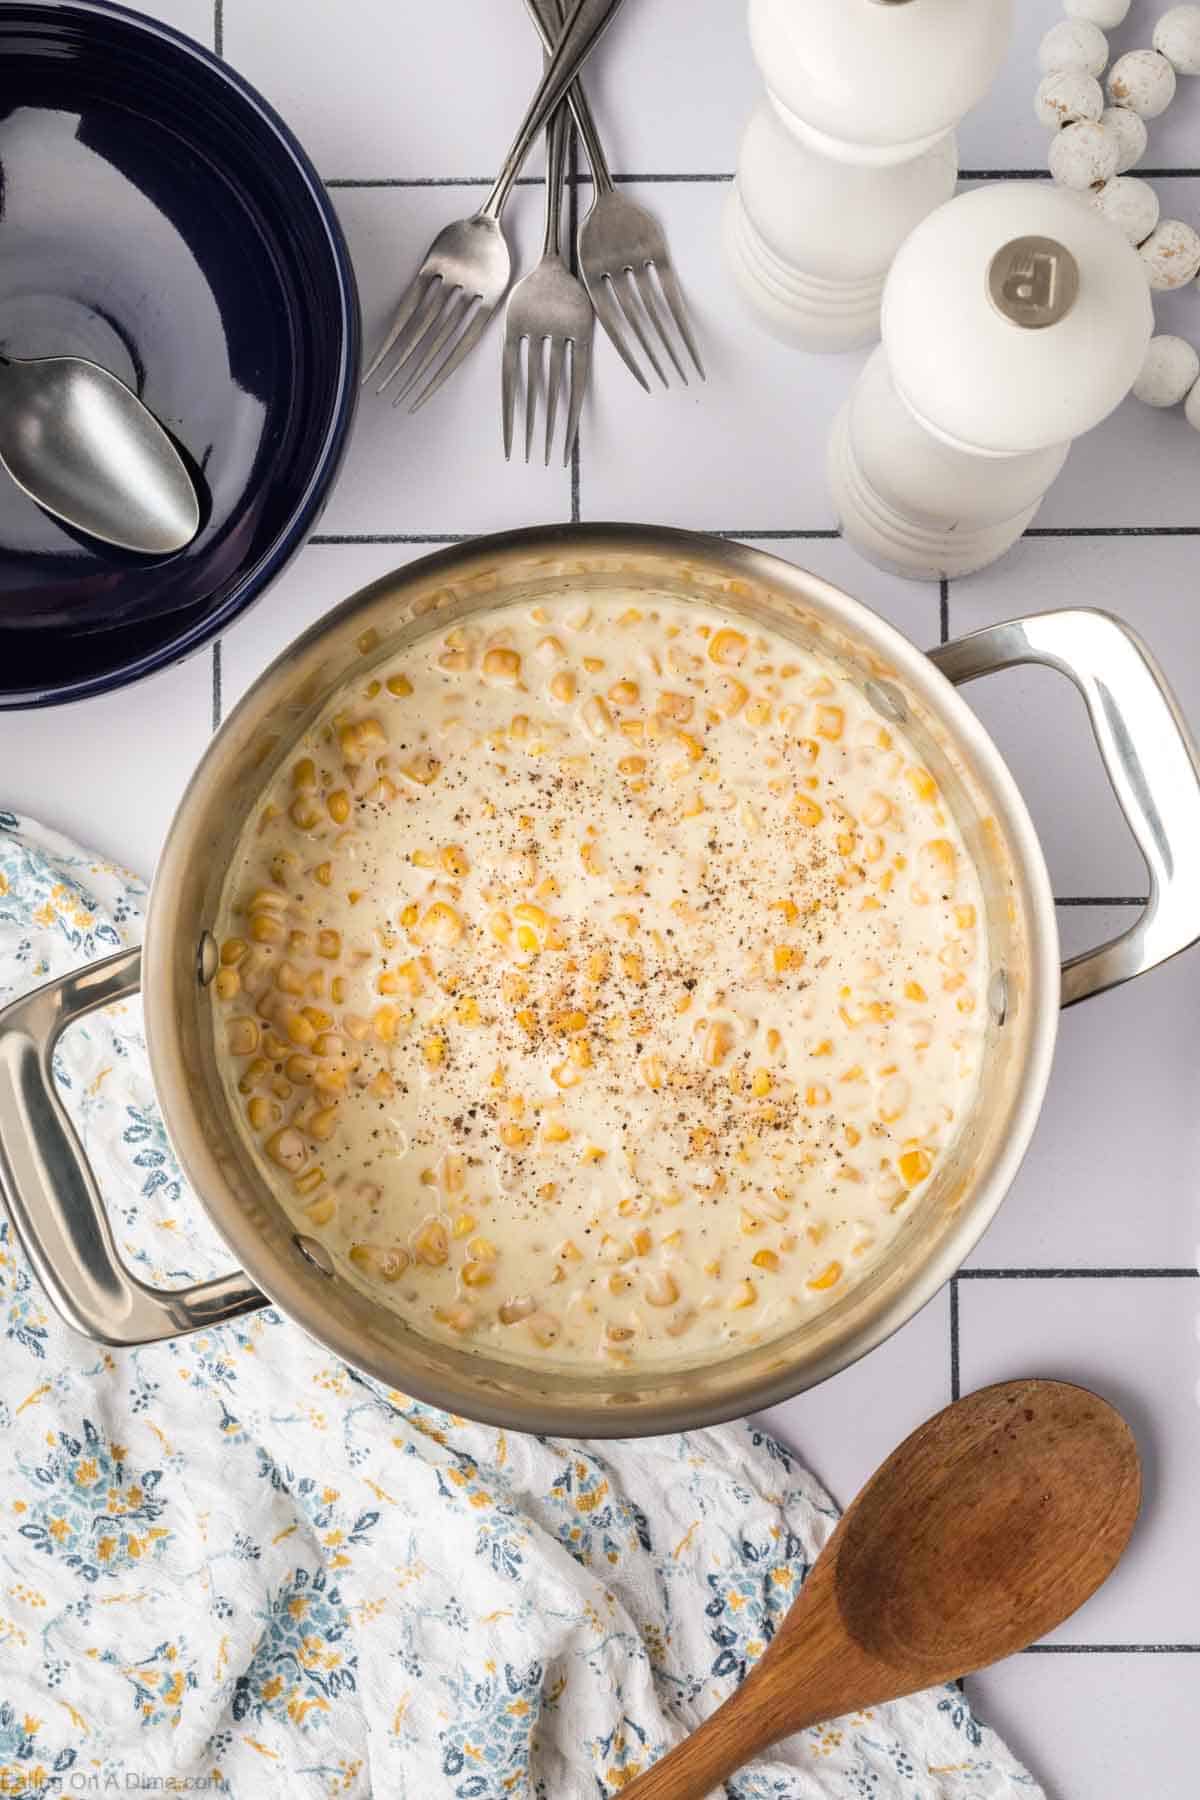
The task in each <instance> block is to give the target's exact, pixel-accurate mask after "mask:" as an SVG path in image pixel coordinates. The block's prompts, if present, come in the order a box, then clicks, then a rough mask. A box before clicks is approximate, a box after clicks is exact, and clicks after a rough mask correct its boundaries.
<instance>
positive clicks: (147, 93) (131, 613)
mask: <svg viewBox="0 0 1200 1800" xmlns="http://www.w3.org/2000/svg"><path fill="white" fill-rule="evenodd" d="M0 352H3V353H4V354H5V355H7V356H13V357H35V356H52V355H78V356H87V357H91V358H92V359H93V360H94V361H96V362H98V363H102V364H103V365H104V367H105V368H108V369H111V370H112V371H113V373H114V374H116V375H119V376H120V377H121V379H122V380H124V381H127V382H128V383H129V385H130V386H131V387H133V388H134V389H135V390H136V392H137V393H139V394H140V395H141V397H142V399H143V400H144V401H145V402H146V404H147V405H148V406H149V407H150V408H151V410H152V411H153V412H154V413H155V414H156V415H157V417H158V418H159V419H160V420H161V421H162V423H163V424H164V425H165V426H166V427H167V429H168V430H169V431H170V432H171V433H172V434H173V435H174V437H175V438H176V441H177V442H178V443H179V445H180V447H181V449H182V450H183V451H184V453H185V454H186V455H187V456H188V457H189V458H190V460H191V463H192V465H193V469H194V472H195V473H196V475H197V477H198V483H199V486H200V489H201V493H202V496H203V512H204V524H203V527H202V529H201V531H200V534H199V536H198V537H197V538H196V539H195V541H194V542H193V543H192V544H191V545H189V546H188V548H187V549H186V550H184V551H181V552H180V553H179V554H177V555H175V556H171V557H166V558H158V559H150V558H146V557H135V556H130V555H125V554H123V553H122V552H119V551H113V550H109V549H106V548H102V547H101V546H99V545H97V544H94V543H92V542H90V541H89V540H86V539H84V538H83V537H81V536H77V535H75V534H73V533H71V532H70V531H69V530H68V529H66V528H65V527H63V526H61V525H58V524H56V523H55V521H54V520H52V519H50V518H48V517H47V515H46V514H45V513H43V512H42V511H41V509H40V508H39V507H37V506H36V505H34V504H33V502H32V501H30V500H28V499H26V497H25V496H24V495H23V494H21V493H20V492H19V490H18V489H17V488H16V487H15V486H14V484H13V483H12V482H11V481H9V480H8V478H7V476H5V475H4V474H3V472H2V471H0V707H20V706H42V705H46V704H50V703H53V702H55V701H60V700H68V699H75V698H78V697H80V696H83V695H86V694H96V693H101V692H104V691H106V690H108V689H111V688H115V687H119V686H121V685H123V684H124V683H125V682H129V681H134V680H136V679H138V677H140V676H142V675H146V674H148V673H149V672H150V671H151V670H152V669H158V668H161V667H163V666H164V665H165V664H167V663H171V662H174V661H176V660H177V659H178V658H180V657H182V656H186V655H188V654H189V652H191V651H193V650H195V649H197V648H198V647H199V646H200V645H201V644H204V643H206V642H207V641H208V640H209V639H210V638H213V637H215V636H216V635H217V633H218V632H220V631H221V630H222V629H223V628H224V627H225V626H227V625H228V624H229V623H230V621H231V620H232V619H235V618H236V617H237V616H238V614H239V613H242V612H244V611H245V610H246V608H247V607H248V606H249V605H250V604H251V602H252V601H254V600H255V599H257V597H258V596H259V595H260V594H261V593H262V591H263V589H264V588H265V587H266V585H267V583H268V582H269V581H270V580H271V579H272V578H273V577H274V576H275V575H277V574H278V573H279V570H280V569H281V568H282V567H283V565H284V563H285V562H286V561H287V560H288V558H289V557H290V556H291V555H292V554H293V552H294V551H295V550H297V549H298V548H299V546H300V545H301V544H302V543H303V541H304V539H305V536H306V535H307V533H308V532H309V531H310V530H311V529H312V526H313V523H314V521H315V520H316V518H317V516H318V514H319V512H320V510H321V506H322V504H323V502H324V500H325V497H326V495H327V493H328V490H329V487H330V484H331V482H332V481H333V478H334V476H335V474H336V473H337V469H338V465H339V463H340V461H341V457H342V453H343V451H344V449H345V446H346V440H347V436H348V434H349V430H350V424H351V420H352V417H353V413H354V402H355V396H356V390H357V374H358V356H359V317H358V299H357V294H356V291H355V285H354V274H353V271H352V269H351V266H350V259H349V255H348V253H347V250H346V245H345V240H344V239H343V236H342V232H341V227H340V226H339V224H338V222H337V219H336V217H335V215H334V212H333V208H332V207H331V205H330V203H329V199H328V197H327V195H326V193H325V190H324V188H323V187H322V185H321V182H320V180H319V178H318V176H317V174H316V171H315V170H314V169H313V167H312V165H311V163H310V162H309V160H308V158H307V156H306V155H305V154H304V151H303V150H302V149H301V148H300V145H299V144H298V143H297V142H296V139H295V138H294V137H293V136H292V134H291V132H290V131H289V130H288V128H287V127H286V125H284V123H283V122H282V120H281V119H280V118H279V117H278V116H277V115H276V114H275V113H274V112H273V111H272V110H271V108H270V107H269V106H268V105H267V104H266V102H265V101H264V100H262V99H261V98H260V96H259V95H258V94H256V93H255V92H254V90H253V89H252V88H250V87H248V86H247V84H246V83H245V82H244V81H242V80H241V79H240V78H239V77H238V76H237V75H235V74H234V73H233V71H232V70H230V69H228V68H226V67H225V65H224V64H222V63H220V62H218V61H217V59H216V58H215V57H213V56H210V55H209V54H208V52H207V51H205V50H202V49H201V48H200V46H199V45H198V44H194V43H192V42H191V41H190V40H189V39H187V38H184V37H181V36H180V35H179V34H178V33H177V32H174V31H171V30H169V29H168V28H167V27H166V26H165V25H159V24H157V23H156V22H155V21H153V20H151V19H146V18H143V17H142V16H141V15H140V14H138V13H132V12H127V11H125V10H124V9H123V8H120V7H116V6H109V5H106V4H101V3H99V0H62V3H60V0H42V3H40V4H25V3H24V0H0Z"/></svg>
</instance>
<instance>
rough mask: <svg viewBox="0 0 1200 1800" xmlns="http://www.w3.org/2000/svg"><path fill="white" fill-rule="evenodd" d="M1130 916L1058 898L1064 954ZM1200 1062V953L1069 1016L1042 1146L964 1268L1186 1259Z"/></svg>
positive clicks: (1198, 1146) (1151, 1264) (1197, 1150)
mask: <svg viewBox="0 0 1200 1800" xmlns="http://www.w3.org/2000/svg"><path fill="white" fill-rule="evenodd" d="M1135 917H1136V910H1135V909H1133V908H1130V907H1092V906H1084V907H1060V908H1059V922H1060V926H1061V927H1062V931H1063V948H1064V951H1065V952H1066V953H1067V954H1071V953H1072V952H1074V951H1082V950H1085V949H1088V948H1091V947H1093V946H1095V945H1098V944H1100V943H1102V942H1105V941H1107V940H1108V939H1109V938H1111V937H1113V936H1115V935H1116V934H1117V933H1119V932H1120V931H1122V930H1123V929H1125V928H1126V927H1127V926H1128V925H1129V924H1131V923H1132V921H1133V919H1134V918H1135ZM1198 1069H1200V955H1196V954H1192V955H1188V956H1184V957H1181V958H1179V959H1178V960H1177V961H1176V962H1174V963H1172V964H1170V965H1169V966H1168V967H1166V968H1163V969H1157V970H1154V971H1152V972H1151V973H1150V974H1149V975H1144V976H1141V977H1140V978H1139V979H1138V980H1136V981H1131V982H1127V983H1126V984H1125V986H1124V987H1121V988H1118V989H1116V990H1115V992H1113V993H1110V994H1103V995H1101V996H1100V997H1099V998H1097V999H1094V1000H1088V1001H1086V1002H1084V1003H1083V1004H1082V1005H1080V1006H1074V1007H1071V1008H1070V1009H1069V1010H1068V1011H1067V1012H1065V1013H1064V1014H1063V1017H1062V1022H1061V1026H1060V1030H1059V1038H1058V1048H1057V1051H1056V1053H1055V1059H1054V1069H1053V1073H1052V1074H1051V1077H1050V1086H1049V1088H1048V1089H1047V1092H1046V1100H1045V1105H1044V1106H1043V1108H1042V1116H1041V1119H1040V1121H1039V1123H1038V1127H1037V1131H1036V1133H1035V1135H1034V1139H1033V1143H1032V1144H1031V1146H1030V1148H1029V1153H1028V1155H1027V1156H1026V1158H1025V1162H1024V1163H1023V1165H1022V1167H1021V1171H1020V1173H1019V1174H1018V1176H1017V1179H1016V1181H1015V1182H1014V1184H1013V1187H1012V1191H1011V1193H1010V1194H1009V1196H1008V1198H1007V1199H1006V1200H1005V1202H1004V1205H1003V1206H1002V1207H1001V1208H1000V1211H999V1212H998V1213H997V1215H996V1218H995V1220H994V1221H993V1223H992V1225H991V1227H990V1229H989V1230H988V1232H987V1235H986V1236H985V1237H984V1238H983V1240H982V1241H981V1243H979V1244H978V1245H977V1246H976V1249H975V1251H974V1253H973V1255H972V1256H971V1258H970V1261H969V1264H968V1266H969V1267H975V1268H993V1269H994V1268H1006V1269H1024V1268H1044V1269H1057V1268H1065V1269H1076V1268H1108V1269H1124V1268H1142V1269H1144V1268H1186V1267H1188V1266H1189V1265H1190V1264H1191V1263H1192V1261H1193V1260H1194V1258H1195V1254H1196V1248H1195V1246H1196V1238H1197V1228H1198V1225H1200V1213H1198V1211H1197V1204H1198V1200H1200V1104H1198V1100H1197V1091H1196V1072H1197V1070H1198ZM1197 1301H1198V1302H1200V1294H1198V1295H1197Z"/></svg>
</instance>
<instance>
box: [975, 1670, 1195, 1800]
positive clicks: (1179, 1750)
mask: <svg viewBox="0 0 1200 1800" xmlns="http://www.w3.org/2000/svg"><path fill="white" fill-rule="evenodd" d="M1198 1676H1200V1658H1197V1657H1196V1656H1013V1657H1010V1658H1009V1659H1008V1661H1007V1662H1003V1663H999V1664H998V1665H997V1666H996V1667H995V1668H994V1669H985V1670H984V1672H983V1674H982V1675H974V1676H972V1677H971V1679H970V1681H968V1683H967V1696H968V1698H969V1699H970V1701H971V1704H972V1706H973V1707H974V1708H975V1710H976V1712H977V1713H978V1714H979V1716H980V1718H983V1719H986V1720H987V1722H988V1724H989V1725H991V1726H992V1727H993V1728H994V1729H995V1730H996V1731H998V1732H999V1733H1000V1735H1001V1737H1002V1738H1003V1739H1004V1740H1005V1742H1006V1743H1007V1744H1008V1746H1009V1748H1010V1749H1011V1750H1012V1751H1013V1752H1014V1754H1015V1755H1016V1756H1017V1757H1019V1758H1020V1760H1021V1761H1022V1762H1023V1763H1025V1764H1026V1766H1027V1767H1028V1768H1029V1769H1030V1770H1031V1771H1032V1773H1033V1774H1034V1775H1036V1776H1037V1778H1038V1780H1039V1781H1040V1782H1041V1783H1042V1784H1043V1786H1044V1788H1045V1791H1046V1794H1047V1796H1048V1797H1049V1800H1085V1797H1086V1800H1135V1796H1136V1800H1151V1797H1153V1800H1194V1797H1195V1793H1196V1766H1195V1762H1194V1759H1193V1753H1192V1747H1191V1746H1192V1741H1193V1735H1194V1724H1193V1721H1194V1718H1195V1704H1196V1682H1197V1678H1198Z"/></svg>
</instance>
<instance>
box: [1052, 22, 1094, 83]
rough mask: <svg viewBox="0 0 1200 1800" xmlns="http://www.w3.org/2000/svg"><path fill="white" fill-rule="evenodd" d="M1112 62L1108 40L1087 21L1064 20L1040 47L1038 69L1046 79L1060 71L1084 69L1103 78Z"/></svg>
mask: <svg viewBox="0 0 1200 1800" xmlns="http://www.w3.org/2000/svg"><path fill="white" fill-rule="evenodd" d="M1107 61H1108V39H1107V38H1106V37H1105V35H1104V33H1103V32H1102V31H1101V29H1100V27H1099V26H1098V25H1092V24H1091V23H1089V21H1088V20H1087V19H1060V20H1059V21H1058V24H1057V25H1052V26H1051V27H1050V29H1049V31H1048V32H1047V33H1046V35H1045V37H1044V38H1043V39H1042V41H1041V44H1040V45H1039V47H1038V67H1039V68H1040V69H1041V71H1042V74H1043V75H1053V74H1054V72H1055V71H1056V70H1057V69H1082V70H1083V71H1084V72H1085V74H1088V75H1100V74H1103V72H1104V66H1105V64H1106V63H1107Z"/></svg>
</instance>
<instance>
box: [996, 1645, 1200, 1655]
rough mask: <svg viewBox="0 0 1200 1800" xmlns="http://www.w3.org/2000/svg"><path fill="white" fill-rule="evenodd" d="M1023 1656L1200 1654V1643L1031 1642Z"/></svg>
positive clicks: (1022, 1653) (1023, 1651) (1022, 1652)
mask: <svg viewBox="0 0 1200 1800" xmlns="http://www.w3.org/2000/svg"><path fill="white" fill-rule="evenodd" d="M1021 1655H1022V1656H1200V1644H1030V1645H1029V1647H1028V1649H1026V1650H1022V1651H1021Z"/></svg>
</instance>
